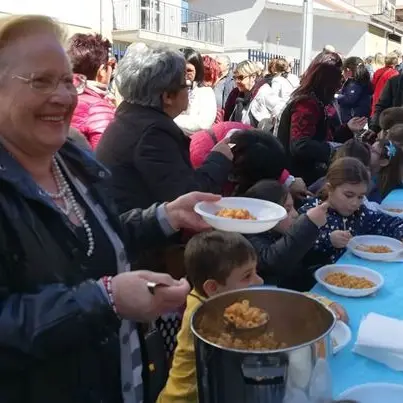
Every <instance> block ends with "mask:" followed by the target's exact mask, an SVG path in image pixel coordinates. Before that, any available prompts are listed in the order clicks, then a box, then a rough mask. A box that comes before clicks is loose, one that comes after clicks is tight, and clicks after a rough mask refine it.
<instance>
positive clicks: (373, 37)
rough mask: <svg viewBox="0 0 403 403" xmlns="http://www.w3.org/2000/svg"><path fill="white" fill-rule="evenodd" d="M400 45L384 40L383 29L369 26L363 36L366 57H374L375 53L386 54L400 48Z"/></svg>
mask: <svg viewBox="0 0 403 403" xmlns="http://www.w3.org/2000/svg"><path fill="white" fill-rule="evenodd" d="M400 47H401V44H399V43H397V42H394V41H391V40H386V38H385V31H384V30H383V29H380V28H377V27H374V26H372V25H371V26H369V28H368V32H367V33H366V34H365V50H366V56H369V55H374V54H375V53H377V52H380V53H383V54H386V53H389V52H392V51H393V50H395V49H397V48H400Z"/></svg>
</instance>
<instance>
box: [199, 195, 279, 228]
mask: <svg viewBox="0 0 403 403" xmlns="http://www.w3.org/2000/svg"><path fill="white" fill-rule="evenodd" d="M195 212H196V213H197V214H199V215H200V216H201V217H202V218H203V220H204V221H205V222H206V223H207V224H209V225H211V226H212V227H213V228H215V229H218V230H221V231H227V232H240V233H241V234H257V233H260V232H265V231H268V230H270V229H272V228H273V227H274V226H276V224H278V222H279V221H281V220H282V219H284V218H285V217H286V215H287V212H286V210H285V208H284V207H282V206H280V205H278V204H276V203H272V202H269V201H266V200H260V199H252V198H248V197H223V198H222V199H221V200H219V201H218V202H215V203H209V202H200V203H197V204H196V206H195Z"/></svg>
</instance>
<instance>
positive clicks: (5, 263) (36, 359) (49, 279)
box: [0, 16, 219, 403]
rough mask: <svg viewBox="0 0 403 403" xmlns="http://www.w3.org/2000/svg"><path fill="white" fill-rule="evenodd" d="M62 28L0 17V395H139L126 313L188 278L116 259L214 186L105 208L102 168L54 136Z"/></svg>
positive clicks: (168, 300)
mask: <svg viewBox="0 0 403 403" xmlns="http://www.w3.org/2000/svg"><path fill="white" fill-rule="evenodd" d="M62 39H63V32H62V30H61V28H60V26H59V25H57V24H56V23H55V22H54V21H53V20H51V19H50V18H48V17H41V16H13V17H8V18H4V19H0V65H1V71H0V98H1V103H0V189H1V191H0V396H1V398H0V400H1V401H2V402H10V403H11V402H15V403H17V402H26V403H39V402H41V403H42V402H60V403H100V402H104V403H121V402H130V403H134V402H135V403H137V402H143V401H147V392H148V389H147V385H145V386H144V387H143V379H142V374H143V375H147V370H148V363H147V362H146V363H145V365H143V362H142V350H141V347H140V346H143V343H142V335H141V334H140V333H139V332H138V331H137V324H136V322H135V321H144V320H150V319H152V318H154V317H156V316H158V315H159V314H160V313H161V312H165V311H169V310H171V309H173V308H175V307H177V306H179V305H181V304H183V303H184V301H185V296H186V294H187V292H188V291H189V285H188V284H187V282H186V281H185V280H181V281H175V280H173V279H172V278H171V277H170V276H169V275H166V274H159V273H151V272H148V271H137V272H136V271H132V272H131V271H130V265H128V259H129V258H130V260H131V261H134V260H135V258H136V256H135V255H136V252H138V251H139V250H143V249H145V248H147V247H150V246H153V245H157V244H163V243H165V242H167V237H168V236H170V235H171V234H173V233H174V232H175V231H176V230H177V229H179V228H181V227H183V226H184V227H187V228H193V229H195V230H200V229H203V228H204V225H203V224H202V222H201V219H200V218H199V217H197V216H196V215H195V214H194V213H193V207H194V205H195V203H196V202H197V201H199V200H209V201H212V200H217V199H218V198H219V197H217V196H214V195H208V194H202V193H192V194H190V195H185V196H183V197H181V198H179V199H177V200H174V201H172V202H170V203H166V204H162V205H159V206H157V205H154V206H152V207H151V208H149V209H147V210H144V211H141V210H132V211H129V212H127V213H126V214H125V215H123V216H121V217H118V216H117V215H116V214H115V209H114V207H113V205H111V203H110V201H109V199H110V198H109V197H108V195H107V194H105V188H106V186H105V179H106V178H107V176H108V173H107V172H106V171H105V169H104V168H103V166H101V165H100V164H99V163H97V162H96V161H95V160H94V159H93V158H92V156H91V153H88V152H84V151H81V149H80V148H78V147H76V146H75V145H74V144H73V143H72V142H70V141H69V140H67V141H66V138H67V136H68V132H69V125H70V120H71V117H72V115H73V111H74V108H75V106H76V104H77V91H76V88H75V86H74V80H73V73H72V71H71V65H70V62H69V60H68V58H67V56H66V53H65V51H64V49H63V46H62ZM171 200H173V199H171ZM126 252H127V253H126ZM159 283H163V284H165V285H166V286H165V287H158V286H155V284H157V285H158V284H159ZM120 357H121V358H122V359H120Z"/></svg>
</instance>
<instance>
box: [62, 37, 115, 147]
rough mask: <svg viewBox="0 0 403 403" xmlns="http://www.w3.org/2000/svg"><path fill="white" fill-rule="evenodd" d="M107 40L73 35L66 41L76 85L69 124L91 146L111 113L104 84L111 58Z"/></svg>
mask: <svg viewBox="0 0 403 403" xmlns="http://www.w3.org/2000/svg"><path fill="white" fill-rule="evenodd" d="M110 48H111V43H110V42H109V41H108V40H107V39H104V38H102V36H101V35H99V34H95V35H93V34H75V35H73V37H72V38H70V40H69V44H68V48H67V54H68V56H69V58H70V61H71V63H72V65H73V72H74V73H75V74H76V75H77V76H76V79H77V80H78V81H81V84H83V85H80V86H78V94H79V95H78V103H77V107H76V109H75V111H74V115H73V119H72V121H71V125H72V126H73V127H75V128H76V129H77V130H79V131H80V132H81V133H83V134H84V136H85V137H86V138H87V140H88V142H89V143H90V145H91V147H92V148H93V149H95V147H96V146H97V144H98V142H99V140H100V138H101V136H102V134H103V133H104V131H105V129H106V127H107V126H108V124H109V123H110V121H111V120H112V119H113V117H114V115H115V106H114V105H113V101H112V100H111V99H110V98H109V94H108V86H109V82H110V80H111V77H112V72H113V68H114V64H115V61H114V60H112V59H110V58H109V50H110Z"/></svg>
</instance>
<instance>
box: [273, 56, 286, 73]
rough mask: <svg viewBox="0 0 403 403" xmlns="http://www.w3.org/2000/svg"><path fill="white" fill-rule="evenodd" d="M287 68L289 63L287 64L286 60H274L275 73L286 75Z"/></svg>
mask: <svg viewBox="0 0 403 403" xmlns="http://www.w3.org/2000/svg"><path fill="white" fill-rule="evenodd" d="M288 67H289V63H288V62H287V60H286V59H283V58H281V59H277V60H276V64H275V66H274V69H275V72H276V73H279V74H282V73H286V72H287V70H288Z"/></svg>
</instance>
